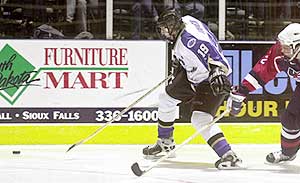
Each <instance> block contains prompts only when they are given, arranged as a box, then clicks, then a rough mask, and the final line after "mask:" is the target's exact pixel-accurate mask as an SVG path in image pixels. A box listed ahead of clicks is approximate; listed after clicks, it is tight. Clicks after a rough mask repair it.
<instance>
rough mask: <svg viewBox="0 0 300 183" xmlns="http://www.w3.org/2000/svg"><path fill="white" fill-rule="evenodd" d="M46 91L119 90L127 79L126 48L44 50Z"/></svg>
mask: <svg viewBox="0 0 300 183" xmlns="http://www.w3.org/2000/svg"><path fill="white" fill-rule="evenodd" d="M44 51H45V59H44V66H45V67H44V68H42V69H43V70H44V71H43V73H44V76H43V77H45V78H44V79H45V86H44V87H45V88H62V89H79V88H80V89H98V88H103V89H108V88H110V89H120V88H123V87H124V82H125V80H126V79H127V78H128V58H127V57H128V49H127V48H45V49H44Z"/></svg>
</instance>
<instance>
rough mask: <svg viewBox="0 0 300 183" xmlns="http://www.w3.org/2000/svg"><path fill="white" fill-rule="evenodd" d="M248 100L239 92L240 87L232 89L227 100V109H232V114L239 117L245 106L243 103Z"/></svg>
mask: <svg viewBox="0 0 300 183" xmlns="http://www.w3.org/2000/svg"><path fill="white" fill-rule="evenodd" d="M245 99H246V95H245V94H242V93H240V92H239V87H238V86H236V87H232V91H231V92H230V95H229V97H228V99H227V108H228V109H230V114H231V115H233V116H237V115H238V114H239V113H240V112H241V110H242V106H243V101H244V100H245Z"/></svg>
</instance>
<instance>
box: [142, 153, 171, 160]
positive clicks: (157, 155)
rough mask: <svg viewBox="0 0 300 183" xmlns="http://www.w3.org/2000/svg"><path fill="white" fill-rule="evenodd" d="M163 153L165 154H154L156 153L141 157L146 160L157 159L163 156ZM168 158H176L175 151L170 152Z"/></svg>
mask: <svg viewBox="0 0 300 183" xmlns="http://www.w3.org/2000/svg"><path fill="white" fill-rule="evenodd" d="M165 155H166V154H163V153H160V154H156V155H144V156H143V158H144V159H146V160H158V159H160V158H162V157H164V156H165ZM169 158H176V154H175V153H172V154H170V155H169V157H168V159H169Z"/></svg>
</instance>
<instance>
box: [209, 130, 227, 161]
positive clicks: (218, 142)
mask: <svg viewBox="0 0 300 183" xmlns="http://www.w3.org/2000/svg"><path fill="white" fill-rule="evenodd" d="M207 143H208V144H209V145H210V146H211V147H212V148H213V150H214V151H215V152H216V153H217V154H218V156H219V157H222V156H223V155H224V154H225V153H226V152H228V151H229V150H231V147H230V145H229V144H228V143H227V141H226V139H225V137H224V135H223V133H218V134H216V135H214V136H213V137H211V138H210V139H209V140H208V142H207Z"/></svg>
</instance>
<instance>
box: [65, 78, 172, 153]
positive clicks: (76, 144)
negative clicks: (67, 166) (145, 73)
mask: <svg viewBox="0 0 300 183" xmlns="http://www.w3.org/2000/svg"><path fill="white" fill-rule="evenodd" d="M172 76H173V75H172V74H170V75H169V76H168V77H166V78H165V79H164V80H162V81H161V82H159V83H158V84H157V85H156V86H154V87H153V88H152V89H151V90H149V91H148V92H147V93H145V94H144V95H143V96H141V97H140V98H138V99H137V100H136V101H134V102H133V103H132V104H130V105H129V106H128V107H126V108H125V109H123V110H122V111H121V112H120V113H119V114H118V115H116V116H115V117H113V118H112V119H111V120H110V121H108V122H106V123H105V124H104V125H103V126H101V127H100V128H98V129H97V130H96V131H95V132H94V133H92V134H91V135H89V136H88V137H86V138H85V139H82V140H80V141H79V142H77V143H75V144H73V145H72V146H71V147H69V149H68V150H67V151H66V152H69V151H70V150H71V149H73V148H74V147H75V146H78V145H80V144H83V143H85V142H86V141H88V140H90V139H91V138H93V137H94V136H96V135H97V134H98V133H99V132H101V131H102V130H103V129H104V128H105V127H107V126H108V125H109V124H111V123H112V122H114V121H115V120H116V119H117V118H119V117H122V115H123V114H125V113H126V112H127V111H129V110H130V109H131V108H132V107H133V106H134V105H136V104H137V103H138V102H140V101H141V100H143V99H144V98H145V97H146V96H148V95H149V94H150V93H152V92H153V91H154V90H155V89H157V88H158V87H159V86H160V85H162V84H163V83H165V82H166V81H168V80H169V79H170V78H171V77H172Z"/></svg>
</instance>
